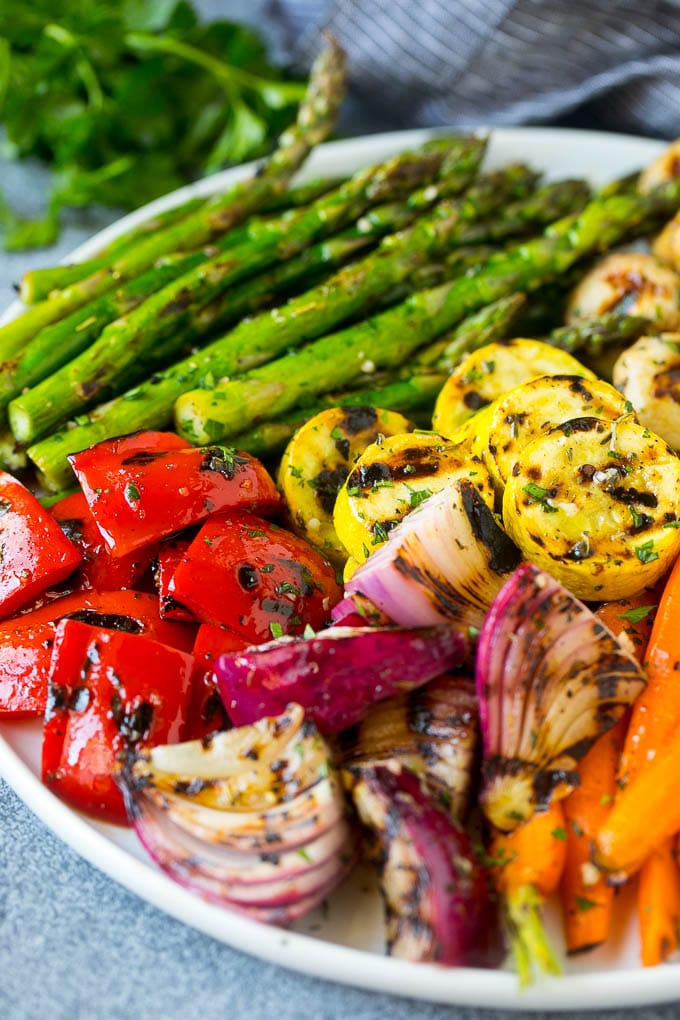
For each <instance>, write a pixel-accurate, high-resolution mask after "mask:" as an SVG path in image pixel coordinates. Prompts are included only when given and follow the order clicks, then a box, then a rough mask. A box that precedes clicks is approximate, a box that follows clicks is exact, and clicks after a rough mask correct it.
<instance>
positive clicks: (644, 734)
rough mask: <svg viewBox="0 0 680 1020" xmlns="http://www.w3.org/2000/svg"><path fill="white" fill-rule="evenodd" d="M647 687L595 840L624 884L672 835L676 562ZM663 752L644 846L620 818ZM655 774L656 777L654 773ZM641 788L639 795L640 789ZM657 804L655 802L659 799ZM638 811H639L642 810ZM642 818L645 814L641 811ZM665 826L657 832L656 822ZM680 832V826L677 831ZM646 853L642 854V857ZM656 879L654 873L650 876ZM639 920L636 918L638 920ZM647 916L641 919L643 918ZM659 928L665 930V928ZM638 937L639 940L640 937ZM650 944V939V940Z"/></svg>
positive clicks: (678, 714)
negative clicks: (655, 808)
mask: <svg viewBox="0 0 680 1020" xmlns="http://www.w3.org/2000/svg"><path fill="white" fill-rule="evenodd" d="M646 667H647V686H646V688H645V689H644V691H643V692H642V693H641V695H640V696H639V698H638V699H637V701H636V702H635V704H634V706H633V710H632V715H631V721H630V725H629V727H628V733H627V734H626V740H625V743H624V747H623V753H622V755H621V764H620V767H619V776H618V786H619V787H620V790H621V792H620V793H619V794H618V797H617V801H616V804H615V806H614V809H613V810H612V812H611V813H610V815H609V817H608V818H607V819H606V820H605V822H604V823H603V825H602V827H601V829H600V832H599V834H598V837H597V841H596V843H597V850H598V855H597V856H598V861H600V862H601V863H602V865H603V866H605V867H607V868H609V869H610V870H612V871H615V872H617V873H618V874H617V878H618V879H619V880H621V879H623V878H625V877H626V876H625V874H624V872H626V873H631V872H632V871H633V870H636V869H637V868H639V867H640V866H641V865H642V864H643V862H644V859H645V857H646V856H647V854H648V853H649V852H651V851H652V850H659V851H660V852H662V853H665V854H667V853H668V852H669V848H668V847H666V848H664V847H662V846H661V844H662V841H663V840H664V839H670V838H671V837H673V836H674V835H675V832H676V831H677V829H673V828H671V829H670V830H669V831H668V832H666V833H665V835H662V834H661V833H660V829H661V828H663V829H664V831H665V829H666V828H667V825H668V820H669V818H670V814H672V812H670V813H669V811H668V807H669V805H668V804H666V803H665V802H666V801H670V800H672V799H673V785H672V782H673V776H672V775H669V772H672V770H673V768H674V766H676V765H677V759H676V760H675V762H673V759H672V758H671V757H670V749H669V748H668V747H667V745H668V742H669V741H672V739H673V735H674V732H675V731H676V729H677V728H678V726H679V725H680V683H679V682H678V680H679V677H680V673H679V671H680V560H678V561H676V564H675V566H674V567H673V570H672V571H671V574H670V577H669V578H668V580H667V582H666V585H665V587H664V590H663V594H662V596H661V601H660V604H659V608H658V610H657V613H656V617H655V620H654V625H653V627H652V633H651V636H650V639H649V645H648V647H647V654H646ZM661 749H663V750H664V754H663V761H665V762H666V766H665V769H664V768H663V767H662V768H661V769H660V774H659V777H658V778H659V781H660V782H661V784H662V785H661V788H660V789H657V790H655V791H654V795H655V802H658V803H659V805H660V808H659V810H660V811H661V813H662V814H663V815H665V817H664V818H663V820H662V819H656V820H654V821H655V824H654V826H653V829H652V831H653V832H654V833H655V835H654V837H653V838H652V841H651V843H650V832H649V831H645V832H643V831H642V830H641V828H640V827H638V821H639V819H637V817H636V816H633V817H632V818H628V817H626V814H625V812H626V811H630V810H632V809H633V808H635V805H636V804H638V803H639V798H640V791H639V790H637V789H636V790H635V792H634V793H633V795H632V796H631V795H630V794H629V790H631V789H632V788H633V787H635V788H637V786H638V781H639V780H640V779H641V778H642V776H645V775H646V774H647V773H648V771H649V770H650V769H654V767H655V765H656V763H657V762H658V760H659V751H660V750H661ZM655 774H656V771H655ZM645 786H646V784H643V787H642V789H643V790H644V789H645ZM659 798H660V799H659ZM642 807H643V808H644V807H645V805H642ZM645 814H647V812H646V811H645ZM661 821H663V822H664V823H665V825H664V826H660V824H659V823H660V822H661ZM679 828H680V826H679ZM644 847H647V848H648V849H647V852H644V849H643V848H644ZM653 873H654V874H656V872H653ZM641 916H642V915H641ZM645 916H647V915H645ZM662 927H664V928H667V927H668V922H666V924H663V925H662ZM643 937H644V936H643ZM650 937H651V938H652V939H653V937H654V936H653V935H651V936H650Z"/></svg>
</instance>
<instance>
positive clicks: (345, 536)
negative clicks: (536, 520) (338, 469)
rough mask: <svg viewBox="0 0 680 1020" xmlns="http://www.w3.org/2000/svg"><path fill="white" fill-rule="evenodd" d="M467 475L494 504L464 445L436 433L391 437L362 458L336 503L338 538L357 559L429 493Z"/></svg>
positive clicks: (360, 560)
mask: <svg viewBox="0 0 680 1020" xmlns="http://www.w3.org/2000/svg"><path fill="white" fill-rule="evenodd" d="M463 478H467V479H469V480H470V481H471V482H472V484H473V485H474V487H475V488H476V489H477V490H478V491H479V493H480V495H481V497H482V499H483V500H484V502H485V503H486V504H487V505H488V506H489V507H490V508H493V500H494V492H493V486H492V484H491V479H490V477H489V473H488V471H487V470H486V468H485V467H484V465H483V464H482V463H481V461H480V460H479V459H477V458H472V457H471V455H470V450H469V446H468V445H466V444H460V445H455V444H452V443H450V442H448V441H447V440H446V439H444V438H443V436H439V435H436V434H435V433H432V432H427V433H424V432H413V433H411V434H409V435H401V436H391V437H390V438H388V439H385V441H384V442H382V443H373V444H372V445H371V446H369V447H367V449H366V450H365V451H364V453H363V454H362V455H361V457H359V459H358V460H357V462H356V464H355V465H354V468H353V470H352V472H351V474H350V475H349V477H348V479H347V481H346V482H345V484H344V486H343V487H342V489H341V490H340V493H339V494H338V499H337V502H336V504H335V513H334V517H333V519H334V523H335V529H336V531H337V533H338V536H339V538H340V541H341V542H342V544H343V545H344V546H345V548H346V550H347V552H348V554H349V555H350V556H352V557H353V558H354V559H355V560H356V561H357V563H363V562H364V560H366V559H368V557H369V556H370V554H371V553H372V552H375V550H376V549H377V548H378V547H379V546H381V545H383V543H384V542H385V541H386V540H387V536H388V534H389V533H390V531H391V530H392V529H393V528H394V527H396V525H397V524H398V523H399V521H400V520H401V519H402V517H404V516H405V515H406V514H407V513H409V511H410V510H413V509H415V508H416V507H418V506H420V504H421V503H423V502H424V501H425V500H426V499H427V498H428V496H431V495H432V494H433V493H435V492H440V491H441V489H444V488H446V487H447V486H449V485H451V484H452V483H453V482H455V481H457V480H459V479H463Z"/></svg>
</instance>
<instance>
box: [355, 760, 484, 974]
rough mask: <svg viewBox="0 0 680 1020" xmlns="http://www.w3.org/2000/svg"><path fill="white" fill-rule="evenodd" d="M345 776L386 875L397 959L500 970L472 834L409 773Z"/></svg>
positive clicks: (373, 769) (381, 770)
mask: <svg viewBox="0 0 680 1020" xmlns="http://www.w3.org/2000/svg"><path fill="white" fill-rule="evenodd" d="M343 776H344V778H345V781H346V785H347V786H348V788H349V789H350V791H351V794H352V798H353V800H354V803H355V805H356V807H357V811H358V813H359V817H360V819H361V821H362V822H363V824H364V825H365V826H366V828H367V830H368V843H369V852H370V853H371V855H372V856H373V857H374V859H375V860H376V862H377V863H378V867H379V869H380V882H381V889H382V893H383V898H384V901H385V907H386V915H387V917H386V921H387V940H388V949H389V952H390V954H391V955H392V956H398V957H400V958H401V959H404V960H412V961H417V962H432V963H441V964H446V965H448V966H470V967H497V966H498V965H499V964H500V963H501V961H502V959H503V956H504V949H503V938H502V933H501V925H500V920H499V913H498V908H497V904H496V901H495V899H494V897H493V894H492V892H491V890H490V886H489V883H488V881H487V876H486V874H485V872H484V870H483V868H482V865H481V863H480V862H479V860H478V859H477V857H476V856H475V854H474V852H473V850H472V845H471V843H470V840H469V838H468V836H467V834H466V833H465V831H464V830H463V829H462V828H461V827H460V826H459V825H457V824H456V822H454V821H453V819H452V818H451V817H450V816H449V815H448V814H447V813H446V812H445V811H443V810H442V809H441V808H440V807H439V806H438V805H437V804H436V802H435V801H434V800H433V799H432V798H431V797H430V795H429V792H428V790H427V789H426V787H425V786H424V784H423V783H422V782H421V780H420V779H419V778H418V776H416V775H415V773H413V772H411V771H410V770H409V769H405V768H397V769H394V770H393V769H390V768H386V767H385V766H369V767H366V768H362V767H361V766H359V767H357V768H352V769H346V770H344V772H343Z"/></svg>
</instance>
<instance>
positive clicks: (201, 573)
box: [170, 511, 342, 644]
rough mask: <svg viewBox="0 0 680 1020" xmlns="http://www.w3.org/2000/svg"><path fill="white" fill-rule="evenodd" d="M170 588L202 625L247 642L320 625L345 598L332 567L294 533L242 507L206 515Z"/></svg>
mask: <svg viewBox="0 0 680 1020" xmlns="http://www.w3.org/2000/svg"><path fill="white" fill-rule="evenodd" d="M170 590H171V592H172V594H173V595H174V596H175V598H176V599H177V600H178V601H179V602H181V603H182V605H185V606H187V607H188V608H189V609H190V610H191V611H192V612H193V613H194V615H195V616H196V618H197V619H198V620H201V621H202V622H203V623H213V624H220V623H223V624H225V626H227V627H231V628H232V629H233V630H235V631H236V632H237V633H239V634H242V635H243V636H244V637H245V638H246V639H247V640H248V641H251V642H252V643H254V644H255V643H258V642H261V641H269V640H271V638H272V637H280V636H281V635H282V634H302V633H303V631H304V629H305V626H306V625H307V624H309V625H311V626H312V627H313V628H314V629H315V630H318V629H319V628H320V627H322V626H323V625H324V624H325V623H326V622H327V621H328V620H329V618H330V611H331V609H332V607H333V606H334V605H335V603H336V602H338V601H339V600H340V599H341V598H342V589H341V587H340V585H339V584H338V581H337V579H336V576H335V570H334V568H333V567H332V566H331V564H330V563H329V562H328V560H325V559H324V558H323V556H321V554H320V553H319V552H317V550H316V549H314V548H312V546H311V545H309V543H308V542H305V540H304V539H303V538H299V537H298V536H297V535H294V534H293V533H292V532H290V531H285V530H284V529H283V528H280V527H278V526H277V525H276V524H272V523H271V522H269V521H264V520H262V519H261V518H260V517H256V516H255V515H254V514H251V513H247V512H245V511H241V512H234V513H229V514H222V515H216V516H214V517H211V518H210V520H208V521H206V523H205V524H204V525H203V527H202V528H201V530H200V531H199V532H198V534H197V535H196V538H195V539H194V541H193V542H192V543H191V545H190V546H189V548H188V550H187V552H186V554H185V556H184V559H183V560H182V562H181V563H180V565H179V566H178V567H177V569H176V570H175V573H174V574H173V577H172V581H171V582H170Z"/></svg>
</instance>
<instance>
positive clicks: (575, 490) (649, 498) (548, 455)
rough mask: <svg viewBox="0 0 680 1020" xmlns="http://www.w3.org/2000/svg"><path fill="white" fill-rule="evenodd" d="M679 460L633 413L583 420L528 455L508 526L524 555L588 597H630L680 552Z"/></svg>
mask: <svg viewBox="0 0 680 1020" xmlns="http://www.w3.org/2000/svg"><path fill="white" fill-rule="evenodd" d="M679 511H680V458H679V457H678V456H677V455H676V454H675V453H674V452H673V451H672V450H671V449H670V447H669V446H668V445H667V444H666V443H665V442H664V441H663V440H662V439H660V438H659V437H658V436H656V435H654V433H652V432H650V431H649V430H648V429H646V428H644V427H643V426H642V425H639V424H638V423H637V422H635V421H632V420H631V418H630V417H625V418H622V419H620V420H619V421H616V422H612V421H605V420H603V419H601V418H596V417H590V418H589V417H581V418H576V419H574V420H573V421H567V422H564V423H563V424H561V425H558V426H557V427H555V428H553V429H551V430H550V431H549V432H546V433H544V434H543V435H541V436H538V437H537V438H536V439H534V441H533V442H532V443H530V444H529V445H528V446H526V447H525V448H524V450H523V451H522V452H521V453H520V455H519V457H518V459H517V461H516V467H515V470H514V471H513V472H512V474H511V476H510V478H509V479H508V482H507V485H506V487H505V493H504V495H503V522H504V525H505V527H506V530H507V532H508V534H509V535H510V537H511V538H512V539H513V540H514V542H515V543H516V544H517V546H518V547H519V548H520V550H521V551H522V554H523V555H524V557H525V558H526V559H528V560H530V561H531V562H532V563H535V564H536V565H537V566H538V567H542V568H543V569H544V570H546V571H548V572H549V573H550V574H552V576H553V577H555V578H557V580H558V581H560V582H561V583H562V584H564V585H565V586H566V587H567V588H569V589H570V590H571V591H572V592H573V593H574V594H575V595H576V596H577V597H579V598H581V599H585V600H588V601H600V600H608V599H622V598H628V597H629V596H631V595H635V594H636V593H637V592H639V591H641V590H642V589H643V588H644V587H645V586H647V585H651V584H654V583H655V582H656V581H657V580H659V578H660V577H662V576H663V574H665V572H666V571H667V570H668V568H669V567H670V566H671V564H672V563H673V561H674V560H675V558H676V556H677V555H678V553H680V519H679Z"/></svg>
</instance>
